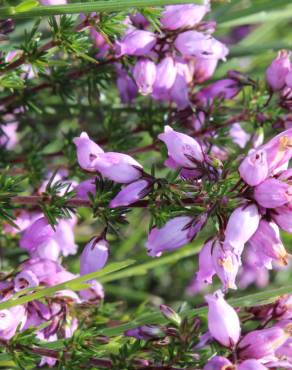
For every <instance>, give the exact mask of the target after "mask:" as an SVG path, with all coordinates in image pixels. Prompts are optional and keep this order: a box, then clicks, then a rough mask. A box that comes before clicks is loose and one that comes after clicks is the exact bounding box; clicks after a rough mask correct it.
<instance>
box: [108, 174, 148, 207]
mask: <svg viewBox="0 0 292 370" xmlns="http://www.w3.org/2000/svg"><path fill="white" fill-rule="evenodd" d="M150 191H151V184H150V183H149V181H147V180H144V179H143V180H138V181H135V182H132V183H131V184H129V185H127V186H125V187H124V188H123V189H122V190H121V191H120V192H119V193H118V194H117V195H116V196H115V197H114V198H113V199H112V200H111V202H110V205H109V206H110V208H116V207H122V206H124V207H126V206H128V205H130V204H132V203H135V202H137V201H138V200H139V199H141V198H144V197H145V196H146V195H147V194H148V193H149V192H150Z"/></svg>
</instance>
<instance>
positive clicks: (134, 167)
mask: <svg viewBox="0 0 292 370" xmlns="http://www.w3.org/2000/svg"><path fill="white" fill-rule="evenodd" d="M92 165H93V167H94V168H95V170H96V171H98V172H100V173H101V174H102V175H103V176H104V177H107V178H108V179H110V180H112V181H115V182H118V183H122V184H127V183H129V182H132V181H135V180H138V179H139V178H140V177H141V176H142V174H143V168H142V166H141V165H140V163H139V162H137V161H136V160H135V159H134V158H132V157H130V156H129V155H127V154H122V153H115V152H107V153H102V154H100V155H99V156H98V158H96V159H95V161H94V162H93V163H92Z"/></svg>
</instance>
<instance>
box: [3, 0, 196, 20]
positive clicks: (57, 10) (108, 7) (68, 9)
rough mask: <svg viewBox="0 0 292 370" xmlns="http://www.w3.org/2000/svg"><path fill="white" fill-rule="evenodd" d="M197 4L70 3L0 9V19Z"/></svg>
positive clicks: (184, 0) (154, 0)
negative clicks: (20, 10)
mask: <svg viewBox="0 0 292 370" xmlns="http://www.w3.org/2000/svg"><path fill="white" fill-rule="evenodd" d="M190 3H199V4H201V3H202V1H201V0H195V1H194V0H123V1H120V0H109V1H93V2H87V3H71V4H66V5H54V6H39V7H36V8H33V9H31V10H28V11H25V12H17V10H16V9H15V8H14V7H2V8H0V19H5V18H7V16H8V15H9V16H10V17H11V18H27V17H37V16H48V15H59V14H79V13H85V14H87V13H91V12H116V11H120V10H126V9H129V8H143V7H149V6H150V7H151V6H161V5H170V4H190Z"/></svg>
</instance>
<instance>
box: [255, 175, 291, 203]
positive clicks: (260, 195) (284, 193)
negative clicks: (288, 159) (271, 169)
mask: <svg viewBox="0 0 292 370" xmlns="http://www.w3.org/2000/svg"><path fill="white" fill-rule="evenodd" d="M254 199H255V200H256V201H257V203H258V204H259V205H260V206H262V207H265V208H276V207H281V206H283V205H285V204H286V203H288V202H290V201H291V199H292V187H291V186H289V185H288V184H287V183H285V182H283V181H280V180H278V179H274V178H271V179H267V180H265V181H264V182H262V183H261V184H259V185H258V186H256V187H255V189H254Z"/></svg>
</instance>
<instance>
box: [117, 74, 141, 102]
mask: <svg viewBox="0 0 292 370" xmlns="http://www.w3.org/2000/svg"><path fill="white" fill-rule="evenodd" d="M117 87H118V90H119V93H120V97H121V101H122V103H124V104H129V103H131V102H132V101H133V100H134V99H135V98H136V96H137V93H138V89H137V85H136V84H135V82H134V81H133V79H132V78H131V77H130V76H128V74H127V72H125V71H123V72H119V73H118V78H117Z"/></svg>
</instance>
